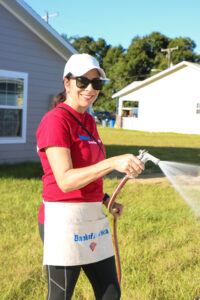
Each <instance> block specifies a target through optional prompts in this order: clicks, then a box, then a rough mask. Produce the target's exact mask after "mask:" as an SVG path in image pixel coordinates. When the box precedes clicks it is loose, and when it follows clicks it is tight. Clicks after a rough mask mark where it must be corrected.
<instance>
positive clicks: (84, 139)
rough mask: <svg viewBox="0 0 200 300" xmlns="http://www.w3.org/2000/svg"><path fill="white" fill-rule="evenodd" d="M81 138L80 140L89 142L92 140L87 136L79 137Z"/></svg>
mask: <svg viewBox="0 0 200 300" xmlns="http://www.w3.org/2000/svg"><path fill="white" fill-rule="evenodd" d="M78 136H79V138H80V139H81V140H83V141H89V140H91V137H89V136H85V135H80V134H79V135H78Z"/></svg>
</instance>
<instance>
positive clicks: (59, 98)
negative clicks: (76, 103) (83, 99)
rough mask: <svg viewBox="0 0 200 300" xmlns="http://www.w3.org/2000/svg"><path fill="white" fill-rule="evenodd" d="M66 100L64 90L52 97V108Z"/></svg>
mask: <svg viewBox="0 0 200 300" xmlns="http://www.w3.org/2000/svg"><path fill="white" fill-rule="evenodd" d="M65 100H66V90H65V89H64V90H63V91H62V92H61V93H58V94H57V95H55V96H54V97H53V108H54V107H56V106H57V105H58V104H59V103H62V102H64V101H65Z"/></svg>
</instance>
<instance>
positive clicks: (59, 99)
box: [52, 73, 72, 108]
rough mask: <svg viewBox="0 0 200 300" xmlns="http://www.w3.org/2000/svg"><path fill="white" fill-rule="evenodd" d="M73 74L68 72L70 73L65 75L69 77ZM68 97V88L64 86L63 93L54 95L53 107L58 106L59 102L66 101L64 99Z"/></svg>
mask: <svg viewBox="0 0 200 300" xmlns="http://www.w3.org/2000/svg"><path fill="white" fill-rule="evenodd" d="M71 75H72V74H71V73H68V74H67V75H66V76H65V78H67V79H69V78H70V76H71ZM66 97H67V95H66V90H65V88H64V90H63V91H62V92H61V93H58V94H56V95H55V96H54V97H53V105H52V108H54V107H56V106H57V105H58V104H59V103H62V102H64V101H65V100H66Z"/></svg>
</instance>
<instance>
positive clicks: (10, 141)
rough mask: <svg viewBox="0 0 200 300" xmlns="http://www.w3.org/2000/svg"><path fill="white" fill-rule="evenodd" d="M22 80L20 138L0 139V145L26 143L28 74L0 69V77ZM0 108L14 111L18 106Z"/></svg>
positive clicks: (0, 106)
mask: <svg viewBox="0 0 200 300" xmlns="http://www.w3.org/2000/svg"><path fill="white" fill-rule="evenodd" d="M1 76H4V77H10V78H23V79H24V102H23V108H22V111H23V114H22V136H21V137H0V144H22V143H26V125H27V95H28V74H27V73H22V72H15V71H7V70H1V69H0V77H1ZM0 108H5V109H6V108H9V109H16V108H18V106H13V107H11V106H8V105H0Z"/></svg>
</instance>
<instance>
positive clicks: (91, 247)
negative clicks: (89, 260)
mask: <svg viewBox="0 0 200 300" xmlns="http://www.w3.org/2000/svg"><path fill="white" fill-rule="evenodd" d="M96 245H97V244H96V243H95V242H92V243H91V244H90V246H89V247H90V249H91V250H92V251H94V249H95V247H96Z"/></svg>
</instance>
